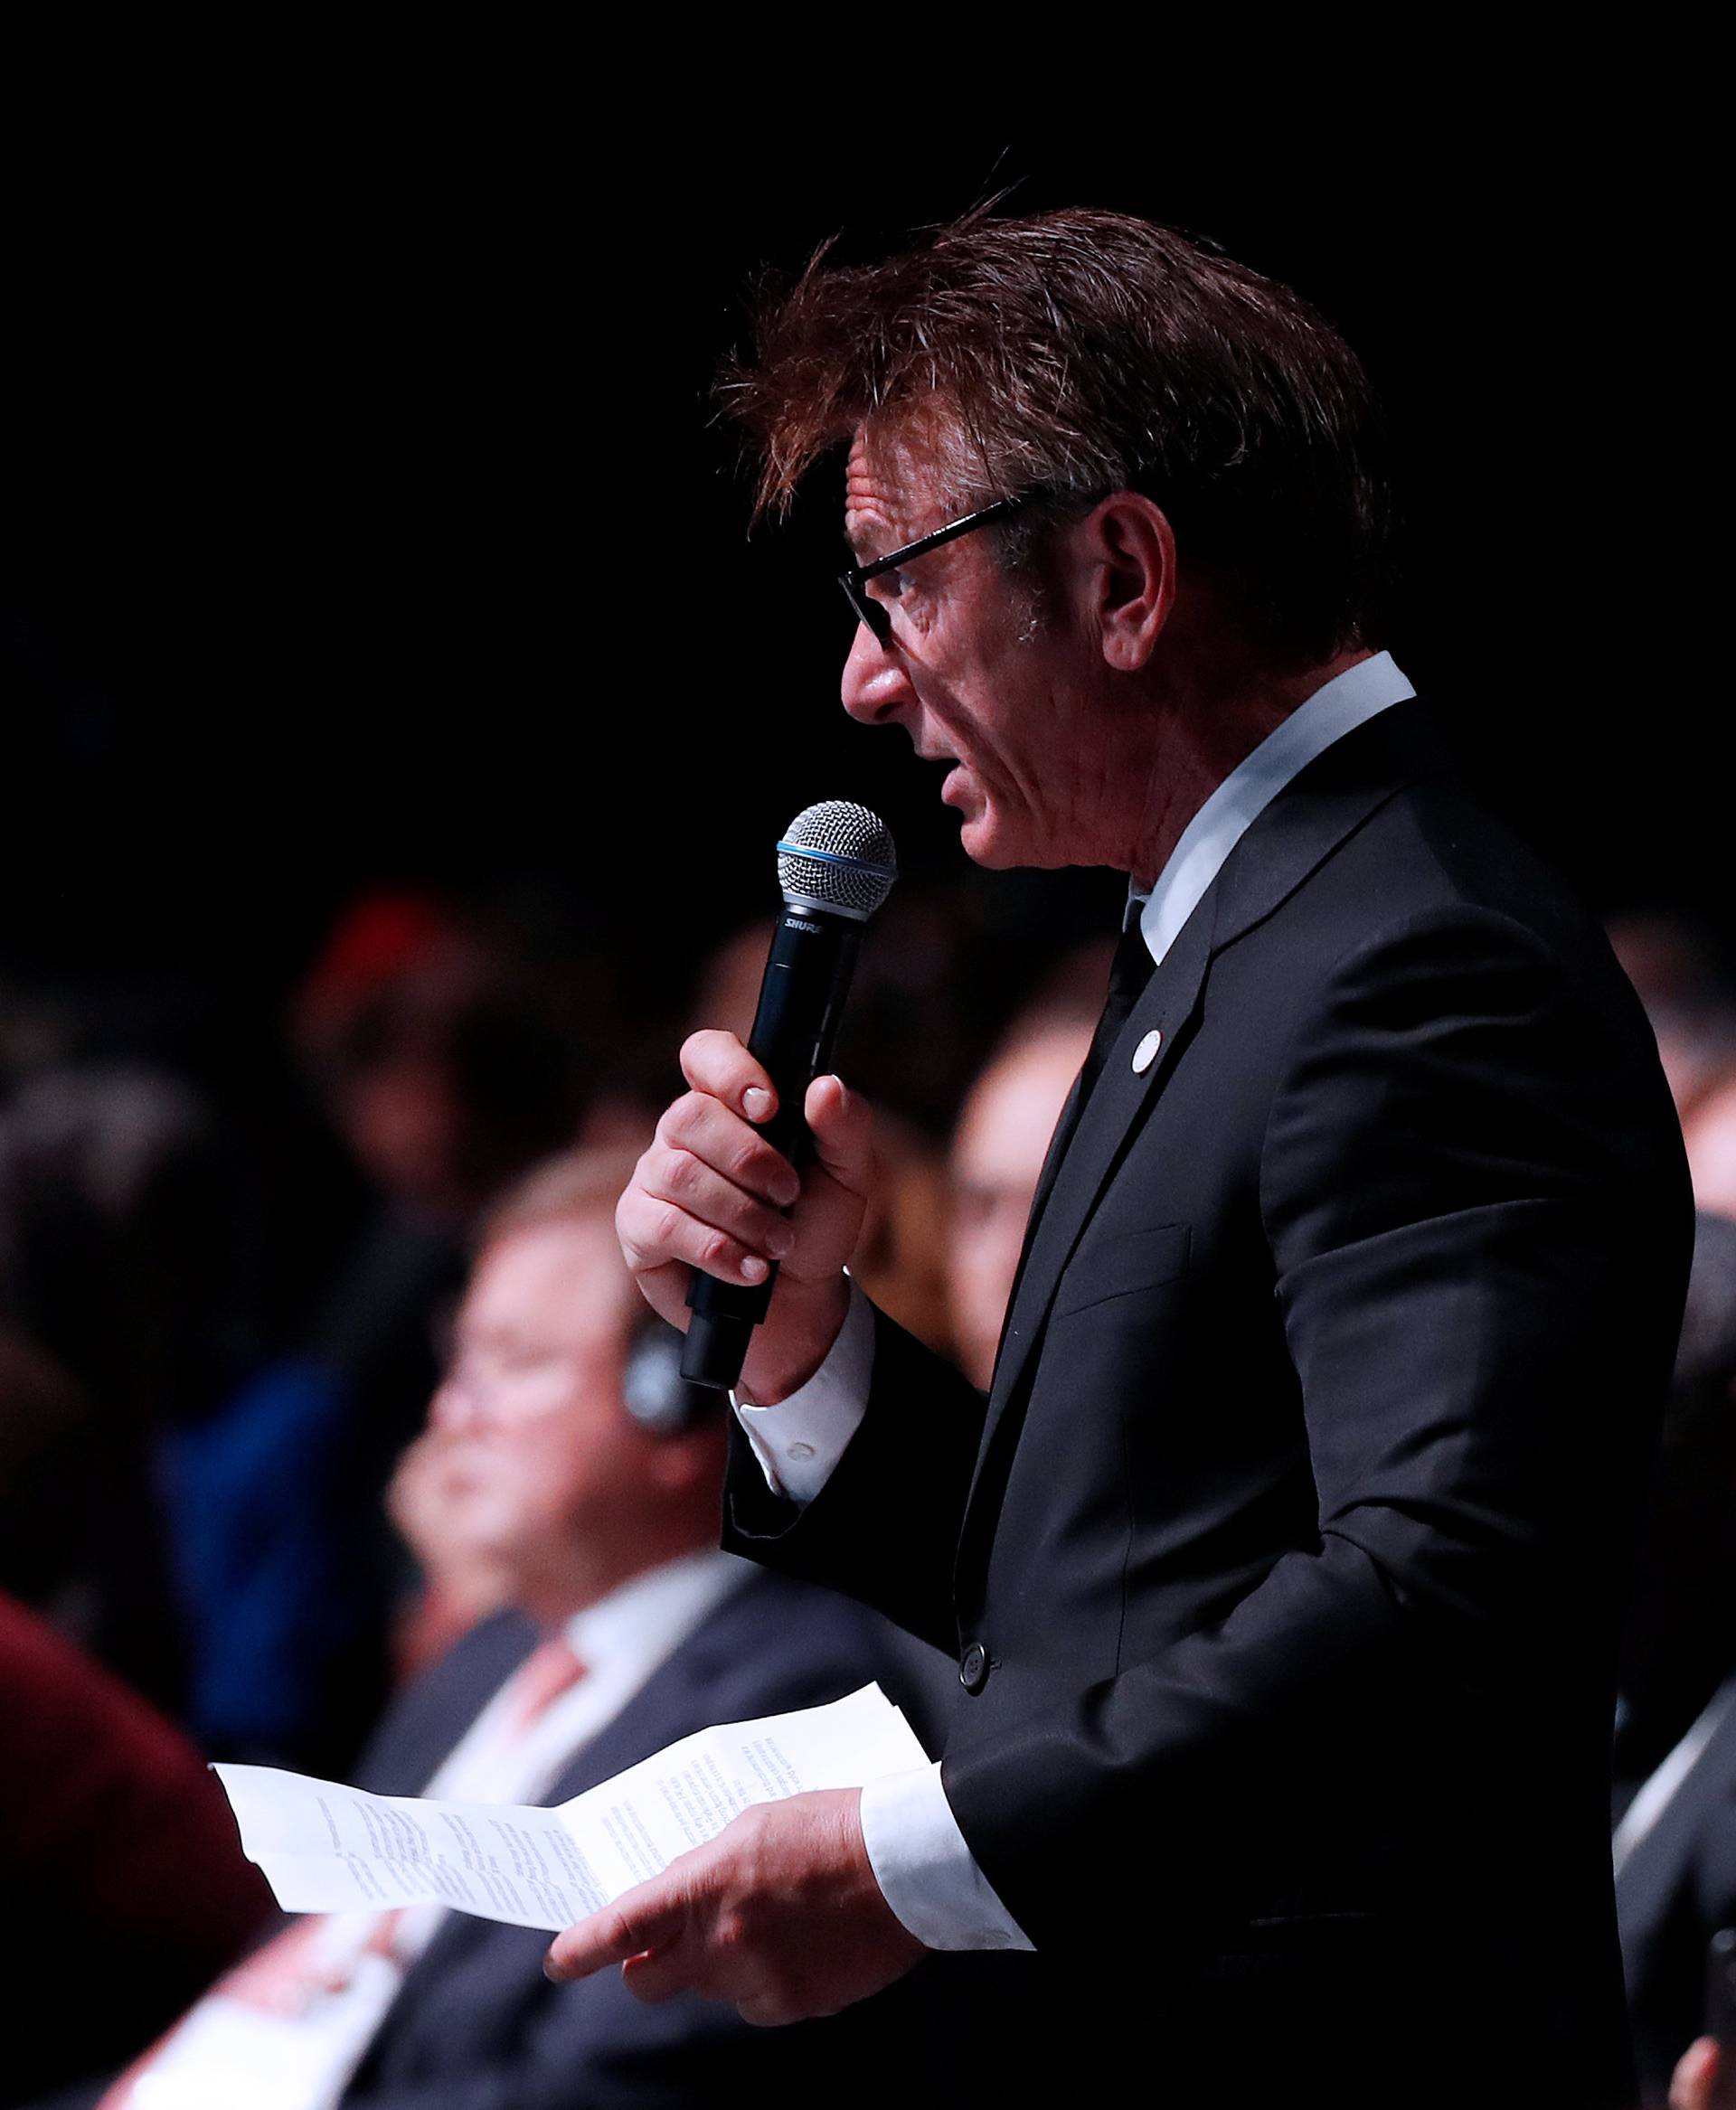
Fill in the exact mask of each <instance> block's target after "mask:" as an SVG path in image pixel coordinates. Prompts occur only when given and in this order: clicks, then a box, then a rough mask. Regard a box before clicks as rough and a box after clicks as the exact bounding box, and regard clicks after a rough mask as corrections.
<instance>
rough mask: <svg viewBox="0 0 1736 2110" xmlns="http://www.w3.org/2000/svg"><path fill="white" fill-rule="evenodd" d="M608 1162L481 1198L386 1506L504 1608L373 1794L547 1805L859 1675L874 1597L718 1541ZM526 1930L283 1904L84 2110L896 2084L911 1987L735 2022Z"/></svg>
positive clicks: (701, 1422) (683, 1407)
mask: <svg viewBox="0 0 1736 2110" xmlns="http://www.w3.org/2000/svg"><path fill="white" fill-rule="evenodd" d="M630 1171H631V1160H630V1159H629V1158H627V1157H625V1156H617V1155H615V1154H596V1153H592V1154H585V1155H582V1156H578V1157H573V1158H569V1159H567V1160H564V1161H561V1162H559V1163H556V1164H554V1165H552V1166H551V1167H549V1168H547V1169H546V1170H545V1171H543V1172H542V1173H540V1174H538V1175H537V1176H535V1177H534V1178H533V1180H532V1181H531V1182H530V1183H529V1184H528V1185H527V1186H525V1187H524V1189H523V1190H522V1191H520V1192H518V1193H516V1194H515V1195H514V1196H513V1197H512V1198H511V1199H509V1200H508V1201H506V1202H505V1205H504V1206H503V1208H502V1209H501V1210H500V1212H499V1213H498V1214H497V1215H496V1216H495V1217H494V1218H493V1219H491V1220H490V1223H489V1226H488V1229H487V1232H486V1239H485V1243H484V1246H483V1248H482V1252H481V1257H480V1258H479V1259H478V1261H477V1264H476V1273H475V1276H474V1278H473V1280H472V1282H471V1285H470V1287H469V1289H468V1292H467V1295H466V1296H465V1299H464V1303H463V1305H462V1308H461V1310H460V1312H459V1314H458V1323H457V1333H456V1346H455V1353H454V1356H453V1360H452V1363H451V1367H450V1369H449V1370H448V1372H447V1374H446V1377H445V1379H444V1381H443V1382H442V1384H441V1385H440V1388H439V1391H438V1393H437V1394H436V1397H435V1399H434V1403H433V1407H432V1409H431V1411H430V1415H429V1437H428V1448H427V1449H426V1450H425V1451H424V1452H423V1453H421V1454H420V1456H419V1459H418V1463H417V1465H416V1466H415V1467H413V1468H412V1473H413V1474H416V1475H421V1474H423V1473H424V1469H425V1468H427V1469H428V1470H427V1476H426V1477H420V1478H419V1479H418V1484H417V1488H416V1492H415V1493H414V1494H413V1495H412V1496H410V1498H408V1499H406V1500H402V1501H401V1503H400V1515H401V1519H402V1521H403V1522H404V1524H405V1526H406V1528H407V1529H408V1530H409V1531H410V1534H411V1536H412V1537H413V1539H414V1540H415V1543H416V1549H417V1551H418V1553H419V1554H420V1558H421V1559H422V1560H423V1562H424V1564H425V1566H426V1568H427V1569H428V1572H429V1576H430V1577H431V1578H433V1579H434V1581H435V1583H436V1585H437V1587H442V1588H446V1587H452V1578H462V1579H461V1580H460V1581H459V1582H458V1585H457V1587H458V1588H460V1589H471V1588H475V1587H477V1585H478V1578H487V1580H486V1587H487V1588H489V1589H494V1588H498V1589H499V1590H500V1591H501V1592H502V1593H503V1595H504V1597H505V1608H504V1609H502V1610H501V1611H499V1612H497V1613H496V1614H495V1615H493V1616H491V1617H488V1618H486V1619H485V1620H484V1621H483V1622H482V1624H480V1625H478V1626H476V1628H475V1629H474V1630H473V1631H472V1632H471V1633H470V1634H468V1635H467V1637H466V1638H465V1639H464V1640H462V1641H461V1642H459V1643H458V1645H457V1647H456V1648H454V1649H453V1650H452V1651H451V1653H449V1654H448V1656H447V1657H446V1658H445V1659H444V1660H443V1661H441V1662H440V1663H438V1664H436V1665H435V1667H434V1668H433V1669H432V1670H430V1671H429V1672H428V1673H427V1674H426V1675H425V1677H423V1679H422V1680H421V1681H420V1682H419V1683H417V1684H416V1685H415V1686H414V1687H412V1688H411V1689H410V1691H407V1692H405V1693H404V1694H403V1695H402V1696H401V1698H400V1699H399V1700H397V1701H396V1703H395V1704H394V1706H393V1708H392V1711H391V1713H390V1714H389V1716H388V1718H387V1719H386V1721H385V1722H384V1724H383V1725H382V1728H381V1729H380V1732H379V1734H378V1736H377V1737H376V1738H375V1739H374V1742H373V1747H372V1748H371V1750H370V1752H369V1753H368V1755H367V1757H366V1758H365V1760H364V1761H363V1765H362V1766H361V1767H360V1769H359V1772H358V1776H357V1777H358V1779H359V1780H360V1782H361V1784H362V1785H364V1786H366V1787H369V1788H371V1789H373V1790H375V1791H377V1792H382V1793H386V1794H419V1793H428V1794H441V1795H451V1796H455V1797H459V1798H464V1799H470V1800H476V1801H482V1802H505V1803H511V1802H524V1801H541V1802H562V1801H565V1800H566V1799H568V1798H569V1797H570V1796H571V1795H574V1794H579V1793H580V1792H581V1791H583V1790H584V1789H586V1788H588V1787H590V1786H592V1785H595V1784H597V1783H598V1782H599V1781H602V1780H605V1779H607V1778H609V1776H611V1775H613V1774H615V1773H616V1772H618V1771H619V1770H620V1769H621V1768H622V1767H623V1766H627V1765H629V1764H632V1763H633V1762H634V1761H636V1760H637V1759H640V1758H643V1757H648V1756H650V1755H651V1754H652V1753H653V1752H655V1751H656V1750H658V1749H660V1748H661V1747H663V1746H664V1745H665V1744H667V1743H669V1742H671V1741H672V1740H674V1739H675V1738H678V1737H682V1736H684V1735H686V1734H688V1733H689V1732H690V1731H692V1730H694V1729H700V1728H702V1727H703V1726H705V1725H706V1724H708V1723H711V1722H714V1721H720V1720H739V1719H747V1718H751V1717H753V1716H757V1715H760V1714H768V1713H776V1712H779V1711H782V1710H786V1709H790V1708H797V1707H805V1706H808V1705H813V1704H816V1703H818V1702H820V1701H822V1700H829V1699H833V1698H835V1697H836V1696H838V1695H839V1694H841V1693H844V1692H846V1691H853V1690H854V1689H855V1688H856V1687H857V1686H859V1685H861V1684H863V1683H864V1682H866V1681H868V1680H869V1679H871V1678H873V1677H875V1676H876V1675H878V1674H879V1672H880V1669H881V1659H880V1657H879V1654H878V1630H877V1627H876V1625H875V1623H874V1622H873V1620H872V1619H871V1618H870V1617H869V1616H868V1615H864V1614H863V1613H862V1612H861V1611H860V1610H859V1609H858V1608H857V1607H855V1606H851V1605H849V1604H847V1603H846V1602H845V1601H844V1600H843V1599H842V1598H838V1597H833V1596H831V1595H830V1594H829V1593H826V1592H824V1591H821V1590H818V1589H816V1588H814V1587H810V1586H808V1585H806V1584H800V1583H792V1582H789V1581H788V1580H785V1579H783V1578H775V1577H772V1576H770V1575H769V1574H767V1573H765V1572H763V1571H760V1570H758V1569H754V1568H750V1567H749V1566H747V1564H745V1563H743V1562H741V1561H738V1560H736V1559H732V1558H731V1556H729V1555H726V1554H723V1553H722V1552H719V1551H718V1550H716V1541H717V1535H718V1516H719V1502H720V1490H721V1485H722V1472H723V1460H724V1446H725V1433H724V1422H723V1418H722V1414H721V1413H720V1412H719V1409H718V1404H717V1401H716V1400H715V1399H714V1398H712V1397H711V1396H707V1395H697V1396H696V1395H694V1394H693V1393H692V1392H691V1391H690V1390H689V1389H688V1388H686V1387H684V1386H683V1385H682V1384H681V1383H680V1381H679V1378H678V1375H677V1372H676V1365H675V1354H674V1352H673V1351H674V1350H675V1345H676V1343H675V1336H674V1335H673V1334H672V1333H669V1331H668V1330H667V1329H665V1328H664V1327H662V1326H661V1324H660V1323H659V1322H656V1321H655V1320H654V1319H653V1318H652V1317H651V1315H650V1314H648V1313H647V1312H646V1310H645V1308H644V1306H643V1305H641V1303H640V1301H639V1298H638V1296H637V1292H636V1291H635V1290H634V1288H633V1286H632V1285H631V1282H630V1280H629V1278H628V1276H627V1271H626V1268H625V1267H624V1265H623V1263H622V1260H621V1258H620V1253H619V1249H618V1246H617V1243H616V1239H615V1232H614V1209H615V1202H616V1200H617V1198H618V1194H619V1192H620V1190H621V1188H622V1187H623V1185H624V1184H625V1183H626V1182H627V1177H628V1175H629V1173H630ZM435 1467H438V1470H434V1469H433V1468H435ZM547 1942H548V1936H546V1935H545V1934H542V1933H540V1932H538V1931H536V1930H534V1929H527V1928H523V1927H514V1926H496V1925H495V1924H493V1923H491V1922H488V1921H484V1920H479V1919H474V1918H470V1917H465V1916H462V1915H453V1914H448V1913H446V1912H445V1911H443V1910H440V1909H439V1908H435V1907H416V1908H413V1909H408V1910H402V1911H399V1912H394V1913H388V1914H383V1915H372V1914H365V1913H361V1914H352V1915H342V1916H332V1917H324V1918H317V1919H304V1920H298V1921H295V1922H292V1923H290V1924H289V1925H288V1927H287V1928H286V1929H285V1930H284V1931H282V1932H281V1933H280V1934H279V1935H278V1936H276V1937H275V1938H274V1939H273V1940H272V1941H271V1942H270V1943H269V1944H268V1945H266V1946H265V1947H264V1948H263V1949H262V1950H260V1951H259V1953H258V1954H257V1955H255V1956H254V1957H252V1958H251V1959H250V1960H249V1962H248V1963H247V1964H244V1965H243V1966H242V1967H241V1969H240V1970H239V1971H238V1972H236V1973H232V1974H231V1976H230V1977H229V1978H227V1979H226V1980H224V1981H223V1982H222V1983H220V1985H219V1986H218V1987H216V1988H215V1989H214V1990H213V1992H212V1993H211V1994H210V1995H208V1996H207V1998H206V1999H205V2000H204V2001H203V2002H200V2003H199V2005H198V2006H197V2007H195V2008H194V2010H193V2013H192V2015H191V2017H190V2018H189V2020H188V2023H187V2024H186V2025H184V2026H183V2028H182V2029H181V2030H178V2031H176V2032H174V2033H172V2034H171V2035H170V2036H169V2037H168V2038H167V2039H165V2041H164V2043H163V2044H162V2045H160V2046H159V2047H158V2048H157V2049H156V2052H155V2053H153V2054H152V2055H151V2057H150V2058H149V2059H147V2060H146V2062H144V2063H143V2065H142V2067H141V2068H138V2069H136V2070H135V2072H134V2073H133V2074H132V2075H131V2076H129V2077H127V2079H125V2080H123V2081H122V2082H120V2083H118V2084H117V2085H116V2086H115V2087H114V2088H113V2089H112V2090H111V2091H110V2093H109V2095H107V2096H104V2097H103V2099H102V2100H103V2103H104V2106H105V2110H118V2106H119V2105H123V2104H127V2105H137V2110H143V2105H144V2104H145V2102H146V2090H145V2089H144V2088H143V2087H142V2086H137V2083H138V2082H139V2080H140V2077H141V2075H142V2074H144V2073H148V2074H149V2075H150V2077H151V2082H152V2088H153V2089H154V2090H155V2091H156V2092H154V2093H151V2094H150V2095H149V2098H148V2099H149V2101H150V2102H151V2103H152V2104H153V2105H156V2104H158V2103H162V2104H165V2105H168V2104H174V2103H178V2102H180V2101H181V2100H183V2098H184V2099H185V2100H186V2101H187V2102H189V2103H191V2102H193V2101H195V2100H196V2101H198V2102H199V2103H201V2104H203V2103H205V2102H208V2101H209V2102H215V2101H218V2100H222V2101H226V2102H232V2103H234V2104H236V2105H241V2104H247V2105H266V2104H268V2103H269V2105H271V2106H272V2110H310V2106H311V2105H316V2104H317V2105H326V2104H328V2103H332V2102H341V2103H342V2104H343V2105H346V2106H349V2110H363V2106H364V2105H370V2106H372V2105H377V2106H378V2110H386V2106H387V2105H392V2110H399V2106H400V2105H410V2104H411V2103H414V2104H415V2105H418V2110H443V2106H447V2105H449V2106H451V2110H459V2106H464V2110H470V2106H473V2105H500V2106H501V2110H505V2106H507V2105H511V2106H512V2110H542V2106H544V2105H546V2106H547V2110H556V2106H557V2105H559V2106H560V2110H569V2106H570V2105H574V2104H584V2105H587V2106H588V2110H608V2106H609V2105H628V2104H631V2105H646V2106H650V2105H658V2104H678V2103H680V2104H684V2103H696V2102H710V2101H725V2100H737V2099H740V2100H743V2101H746V2100H750V2099H752V2098H754V2097H756V2096H758V2095H759V2094H760V2092H761V2091H764V2092H766V2094H767V2096H768V2099H773V2098H776V2097H778V2096H779V2092H780V2091H788V2090H791V2089H794V2088H795V2087H797V2086H802V2085H805V2084H809V2085H813V2086H816V2087H824V2088H826V2091H827V2092H828V2093H829V2092H831V2089H832V2087H833V2086H834V2084H835V2075H836V2072H837V2062H838V2059H839V2058H840V2056H841V2055H842V2056H844V2057H845V2058H850V2057H852V2056H854V2057H855V2058H860V2059H861V2060H862V2061H863V2070H864V2072H865V2073H867V2074H869V2075H871V2076H872V2075H875V2074H878V2075H881V2076H882V2077H884V2079H885V2081H886V2084H887V2085H890V2080H891V2075H892V2071H893V2070H894V2067H895V2063H896V2062H897V2061H898V2060H900V2059H901V2058H902V2059H905V2060H908V2059H910V2058H911V2057H912V2053H911V2049H910V2045H909V2043H908V2041H903V2042H901V2039H900V2034H899V2030H898V2027H897V2018H898V2017H899V2016H900V2015H901V2014H903V2013H904V2012H905V2011H906V2007H907V2005H908V2003H898V2002H894V2003H893V2004H892V2006H890V2007H888V2008H885V2009H882V2011H880V2012H879V2013H878V2014H875V2015H873V2016H872V2017H871V2022H872V2024H873V2027H870V2028H867V2029H864V2028H863V2026H862V2025H860V2024H848V2023H846V2024H844V2025H843V2026H842V2033H841V2034H840V2031H839V2028H838V2026H832V2025H826V2024H808V2025H804V2026H802V2027H801V2028H798V2029H795V2030H754V2029H752V2028H750V2027H749V2026H748V2025H747V2024H746V2023H744V2022H742V2021H741V2019H740V2018H739V2017H738V2016H736V2015H735V2014H734V2013H733V2012H732V2011H730V2010H729V2009H727V2008H720V2007H718V2006H716V2005H714V2004H712V2003H710V2002H702V2001H700V2000H697V1999H695V1998H692V1997H690V1996H684V1997H683V1998H681V1999H679V2000H676V2001H674V2002H669V2003H668V2004H666V2005H664V2006H660V2007H647V2006H645V2005H642V2004H641V2003H640V2002H637V2000H635V1999H634V1998H633V1996H632V1995H631V1994H630V1993H629V1992H627V1990H626V1987H625V1986H624V1985H623V1983H621V1980H620V1978H619V1976H618V1974H613V1973H611V1974H606V1975H604V1976H601V1977H599V1978H596V1979H593V1980H590V1981H589V1982H588V1983H584V1984H580V1985H561V1986H556V1985H553V1984H552V1983H550V1982H549V1981H548V1980H547V1979H545V1978H544V1976H543V1974H542V1954H543V1950H544V1949H545V1947H546V1946H547ZM816 2033H817V2034H816ZM847 2045H854V2046H855V2048H856V2049H855V2051H854V2054H853V2053H851V2052H849V2051H848V2050H846V2049H844V2048H845V2047H846V2046H847ZM292 2073H293V2074H295V2075H297V2080H296V2082H295V2084H294V2086H290V2085H289V2084H288V2080H287V2079H286V2077H288V2076H289V2075H290V2074H292ZM174 2075H178V2076H179V2083H178V2085H179V2087H180V2090H181V2093H176V2092H175V2090H174V2089H173V2088H172V2087H171V2085H170V2077H171V2076H174ZM274 2076H275V2077H277V2079H278V2083H279V2084H280V2085H278V2086H277V2089H276V2092H273V2093H269V2094H268V2093H267V2092H266V2082H267V2080H268V2079H269V2078H270V2077H274ZM198 2086H203V2088H204V2089H205V2091H206V2092H205V2093H204V2094H203V2095H195V2093H194V2090H195V2088H196V2087H198ZM225 2086H227V2087H228V2088H229V2090H230V2092H229V2093H228V2094H227V2095H225V2094H224V2093H223V2090H224V2087H225Z"/></svg>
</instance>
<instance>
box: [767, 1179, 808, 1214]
mask: <svg viewBox="0 0 1736 2110" xmlns="http://www.w3.org/2000/svg"><path fill="white" fill-rule="evenodd" d="M771 1198H772V1200H773V1201H776V1202H777V1203H778V1206H779V1207H780V1208H783V1209H793V1208H794V1207H795V1205H796V1204H797V1202H798V1201H800V1200H801V1198H802V1182H800V1180H799V1179H797V1176H796V1174H795V1173H778V1184H777V1185H776V1186H775V1187H774V1188H773V1189H772V1191H771Z"/></svg>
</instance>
